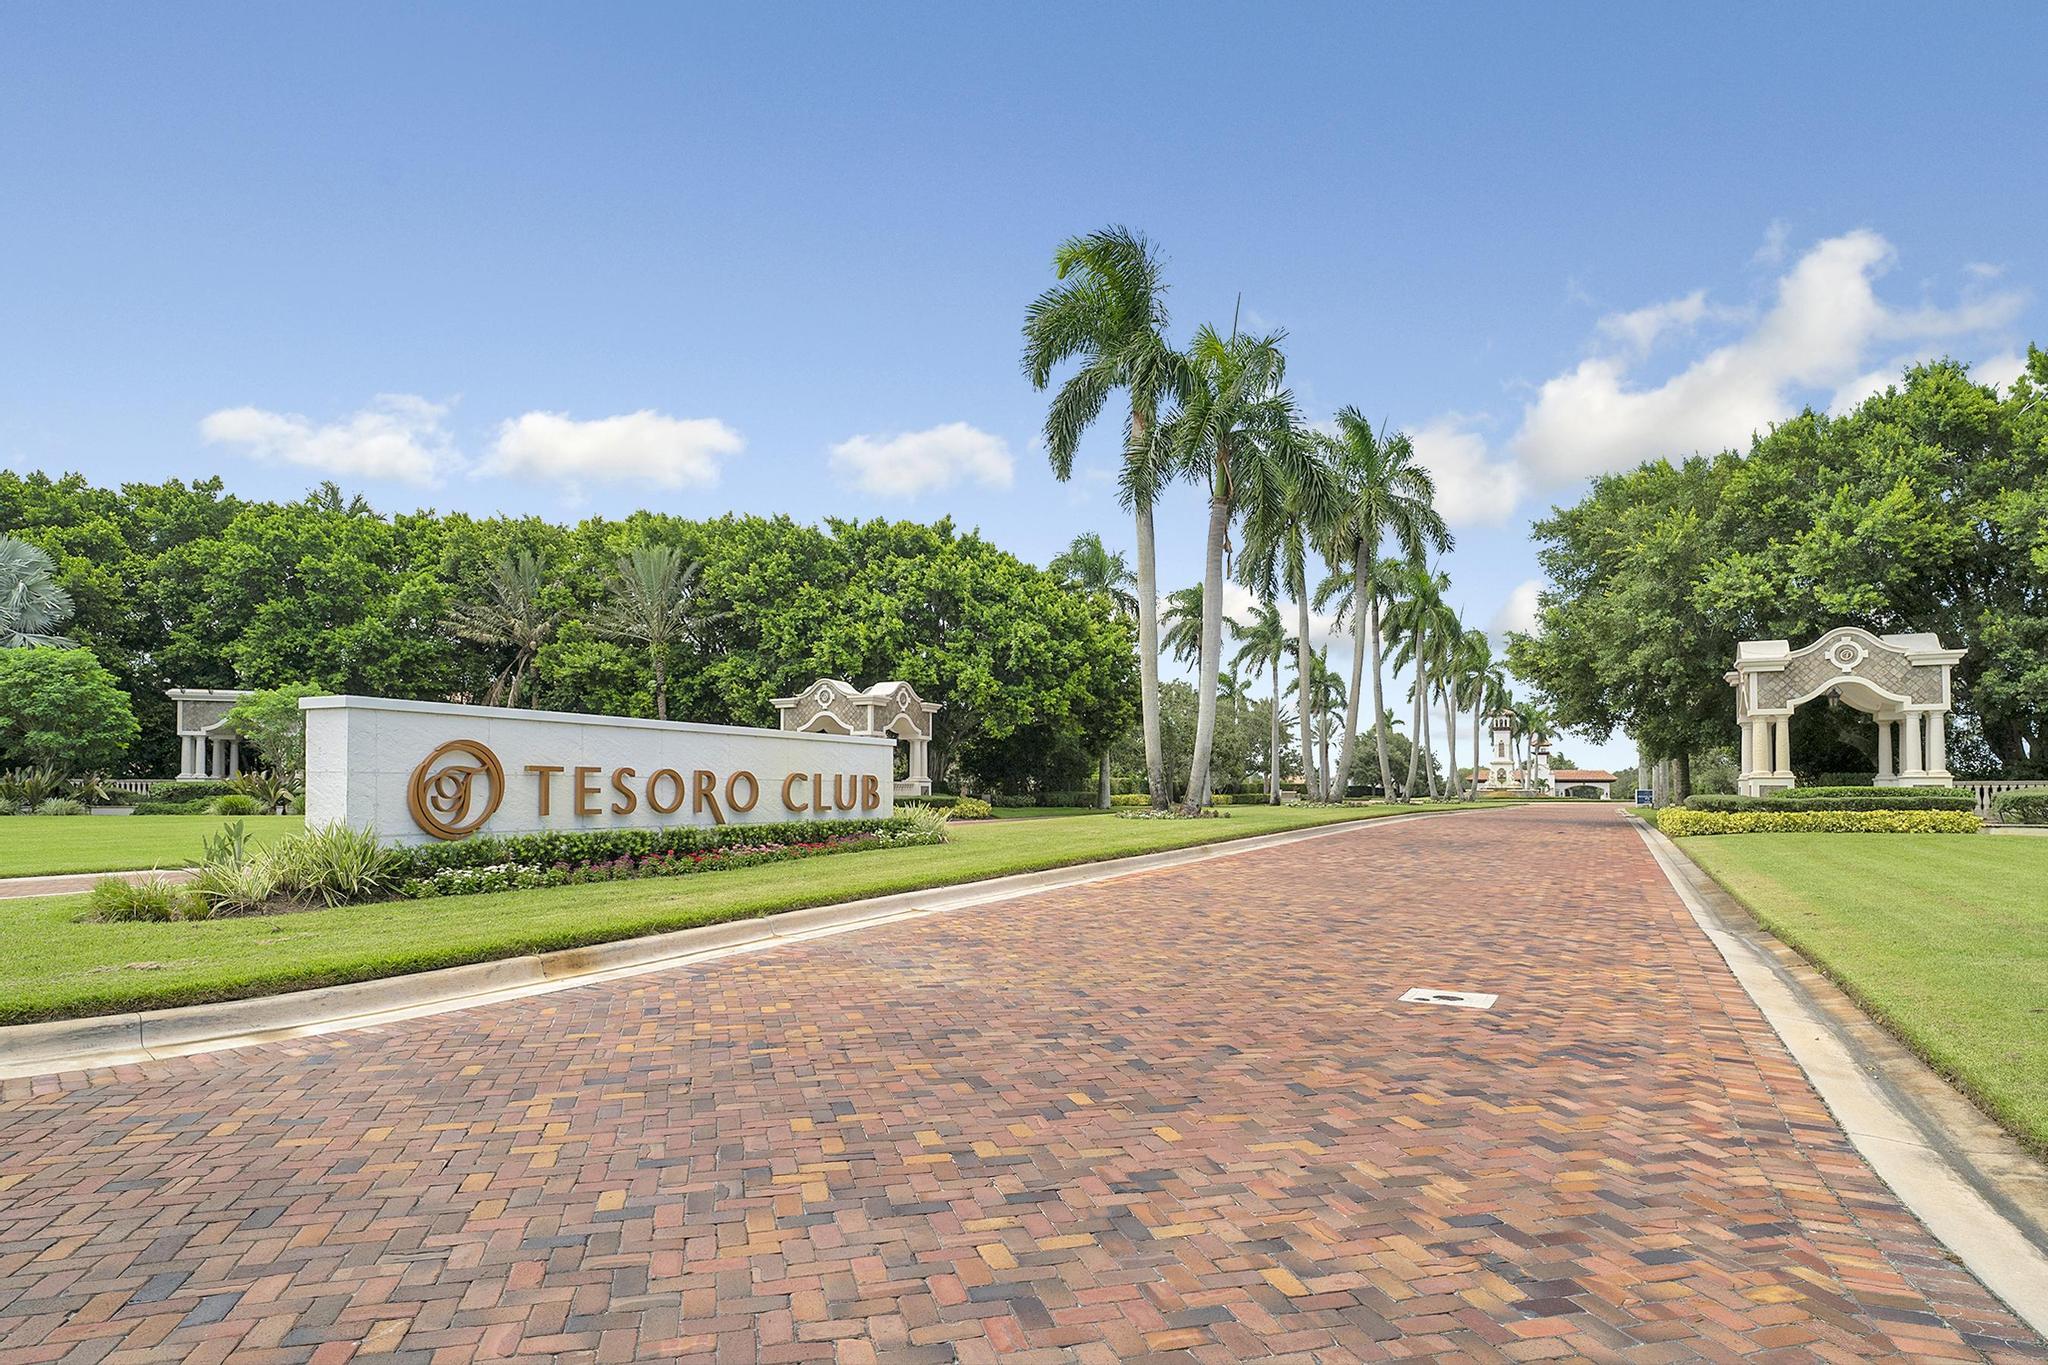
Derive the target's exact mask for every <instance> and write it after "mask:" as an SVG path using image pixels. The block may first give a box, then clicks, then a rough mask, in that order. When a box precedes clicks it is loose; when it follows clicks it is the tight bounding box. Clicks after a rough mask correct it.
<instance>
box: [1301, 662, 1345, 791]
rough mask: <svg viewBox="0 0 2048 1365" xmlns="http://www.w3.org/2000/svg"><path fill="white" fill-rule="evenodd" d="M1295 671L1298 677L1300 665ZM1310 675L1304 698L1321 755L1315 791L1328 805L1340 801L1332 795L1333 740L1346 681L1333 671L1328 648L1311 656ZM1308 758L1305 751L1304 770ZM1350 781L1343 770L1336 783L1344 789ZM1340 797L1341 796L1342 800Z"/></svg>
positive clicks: (1343, 703)
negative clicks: (1331, 757) (1331, 756)
mask: <svg viewBox="0 0 2048 1365" xmlns="http://www.w3.org/2000/svg"><path fill="white" fill-rule="evenodd" d="M1295 667H1296V670H1297V673H1298V672H1299V669H1300V665H1299V664H1298V663H1297V664H1296V666H1295ZM1308 671H1309V681H1308V686H1307V688H1306V689H1304V693H1303V694H1304V695H1305V696H1306V697H1307V698H1308V704H1309V707H1310V708H1311V710H1312V712H1313V716H1314V726H1313V728H1314V732H1315V738H1316V740H1317V751H1318V753H1319V757H1318V759H1317V762H1316V765H1315V766H1316V769H1317V774H1318V776H1317V781H1316V783H1315V784H1314V786H1313V787H1312V790H1313V791H1314V792H1315V793H1317V795H1316V799H1317V800H1322V801H1329V800H1333V799H1338V798H1333V797H1332V796H1331V795H1330V787H1331V781H1332V779H1331V775H1330V737H1331V735H1332V734H1334V733H1335V730H1336V725H1335V721H1336V716H1337V713H1338V712H1339V711H1340V710H1343V709H1344V708H1345V705H1346V702H1345V695H1346V694H1345V690H1344V680H1343V679H1342V678H1340V677H1338V676H1337V670H1336V669H1334V668H1331V667H1330V647H1329V646H1328V645H1324V646H1323V647H1322V648H1321V649H1319V650H1317V651H1315V653H1313V654H1311V655H1309V656H1308ZM1297 680H1298V679H1297ZM1308 755H1309V751H1308V750H1306V749H1304V750H1303V751H1302V766H1303V767H1307V766H1309V764H1308ZM1349 780H1350V779H1349V778H1348V777H1346V776H1345V775H1344V774H1343V773H1342V771H1341V770H1340V771H1339V773H1338V776H1337V778H1336V781H1337V783H1338V784H1339V785H1340V786H1341V785H1342V784H1344V783H1346V782H1348V781H1349ZM1341 795H1342V793H1341V792H1340V793H1339V797H1341Z"/></svg>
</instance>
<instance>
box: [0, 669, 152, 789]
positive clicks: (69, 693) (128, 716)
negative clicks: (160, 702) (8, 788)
mask: <svg viewBox="0 0 2048 1365" xmlns="http://www.w3.org/2000/svg"><path fill="white" fill-rule="evenodd" d="M135 734H136V724H135V714H134V712H133V711H131V710H130V709H129V706H128V697H127V694H126V693H124V692H122V691H121V690H120V689H119V688H118V687H116V686H115V685H114V677H113V675H112V674H111V673H109V672H107V670H106V669H104V668H102V667H101V666H100V662H99V660H98V659H96V658H94V657H93V654H92V651H91V650H87V649H6V650H0V760H4V761H6V762H9V763H34V764H46V765H48V766H50V767H52V768H55V769H57V770H58V771H60V772H64V773H69V774H73V775H76V774H79V773H87V772H98V771H101V770H103V769H108V768H112V767H113V766H114V765H115V764H117V763H119V762H120V761H121V757H122V755H123V754H124V753H125V752H126V751H127V748H128V745H129V744H130V743H131V742H132V741H133V740H134V738H135Z"/></svg>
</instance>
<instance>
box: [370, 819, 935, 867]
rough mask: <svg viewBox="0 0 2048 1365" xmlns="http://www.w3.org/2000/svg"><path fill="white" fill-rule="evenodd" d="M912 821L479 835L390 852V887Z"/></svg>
mask: <svg viewBox="0 0 2048 1365" xmlns="http://www.w3.org/2000/svg"><path fill="white" fill-rule="evenodd" d="M912 828H913V824H912V822H911V820H910V817H908V816H905V815H897V816H892V817H890V818H889V819H887V820H786V821H780V822H778V823H775V824H766V825H713V826H711V827H710V828H708V829H704V828H699V827H697V826H694V825H676V826H672V827H670V828H668V829H606V830H588V831H576V832H566V831H565V832H561V833H554V832H550V833H546V834H480V835H477V836H476V837H474V838H470V839H461V840H455V841H452V842H449V843H438V844H419V845H413V846H410V847H406V848H399V849H394V850H393V853H392V856H393V859H394V861H393V864H392V868H391V873H390V877H391V880H392V881H394V882H403V881H408V880H411V879H414V878H422V877H430V876H432V875H433V874H434V873H436V872H440V871H443V870H445V869H447V868H451V867H493V866H496V865H498V864H501V863H521V864H524V865H527V866H536V867H550V866H552V865H554V864H555V863H573V864H583V863H600V862H605V861H608V860H611V859H615V858H645V857H648V856H650V855H653V854H662V853H683V854H688V853H709V852H712V851H713V850H716V849H725V848H740V847H744V846H745V845H748V844H803V843H822V842H823V841H825V840H827V839H837V838H844V837H845V836H847V835H849V834H880V833H884V832H889V833H904V832H907V831H909V830H910V829H912Z"/></svg>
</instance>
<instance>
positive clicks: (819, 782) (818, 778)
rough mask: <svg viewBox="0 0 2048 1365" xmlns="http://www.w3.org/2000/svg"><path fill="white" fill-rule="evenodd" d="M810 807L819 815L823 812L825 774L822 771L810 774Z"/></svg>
mask: <svg viewBox="0 0 2048 1365" xmlns="http://www.w3.org/2000/svg"><path fill="white" fill-rule="evenodd" d="M811 809H812V810H814V811H816V812H818V814H820V815H823V814H824V813H825V774H823V773H812V774H811Z"/></svg>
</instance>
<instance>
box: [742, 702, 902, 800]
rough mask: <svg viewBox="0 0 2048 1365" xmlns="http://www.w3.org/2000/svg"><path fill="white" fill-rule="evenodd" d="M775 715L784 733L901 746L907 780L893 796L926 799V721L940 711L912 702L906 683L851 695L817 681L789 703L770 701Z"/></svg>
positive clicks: (898, 787) (897, 786) (897, 787)
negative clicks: (886, 740)
mask: <svg viewBox="0 0 2048 1365" xmlns="http://www.w3.org/2000/svg"><path fill="white" fill-rule="evenodd" d="M775 710H776V712H777V713H778V714H779V716H780V719H781V727H780V728H782V729H784V730H803V731H810V732H812V733H821V734H829V735H871V736H883V735H886V736H889V737H890V738H893V739H898V740H901V741H903V742H904V743H905V744H906V745H908V746H909V749H910V775H909V776H908V777H906V778H904V779H903V780H902V781H900V782H898V783H897V784H896V795H898V796H929V795H931V791H932V778H931V771H930V767H929V765H930V762H931V742H932V717H933V716H935V715H937V714H938V713H939V711H940V710H941V706H940V704H939V703H938V702H930V701H926V700H924V698H922V697H920V696H918V695H917V689H916V688H914V687H912V686H911V685H910V684H909V683H907V682H879V683H876V684H875V685H874V686H872V687H870V688H867V689H866V690H864V691H857V690H855V688H854V686H853V684H851V683H848V682H843V681H841V680H840V679H838V678H820V679H818V681H816V682H814V683H812V684H811V685H810V686H809V687H807V688H805V689H804V690H803V691H801V692H799V693H797V694H796V695H795V696H793V697H777V698H775Z"/></svg>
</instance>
